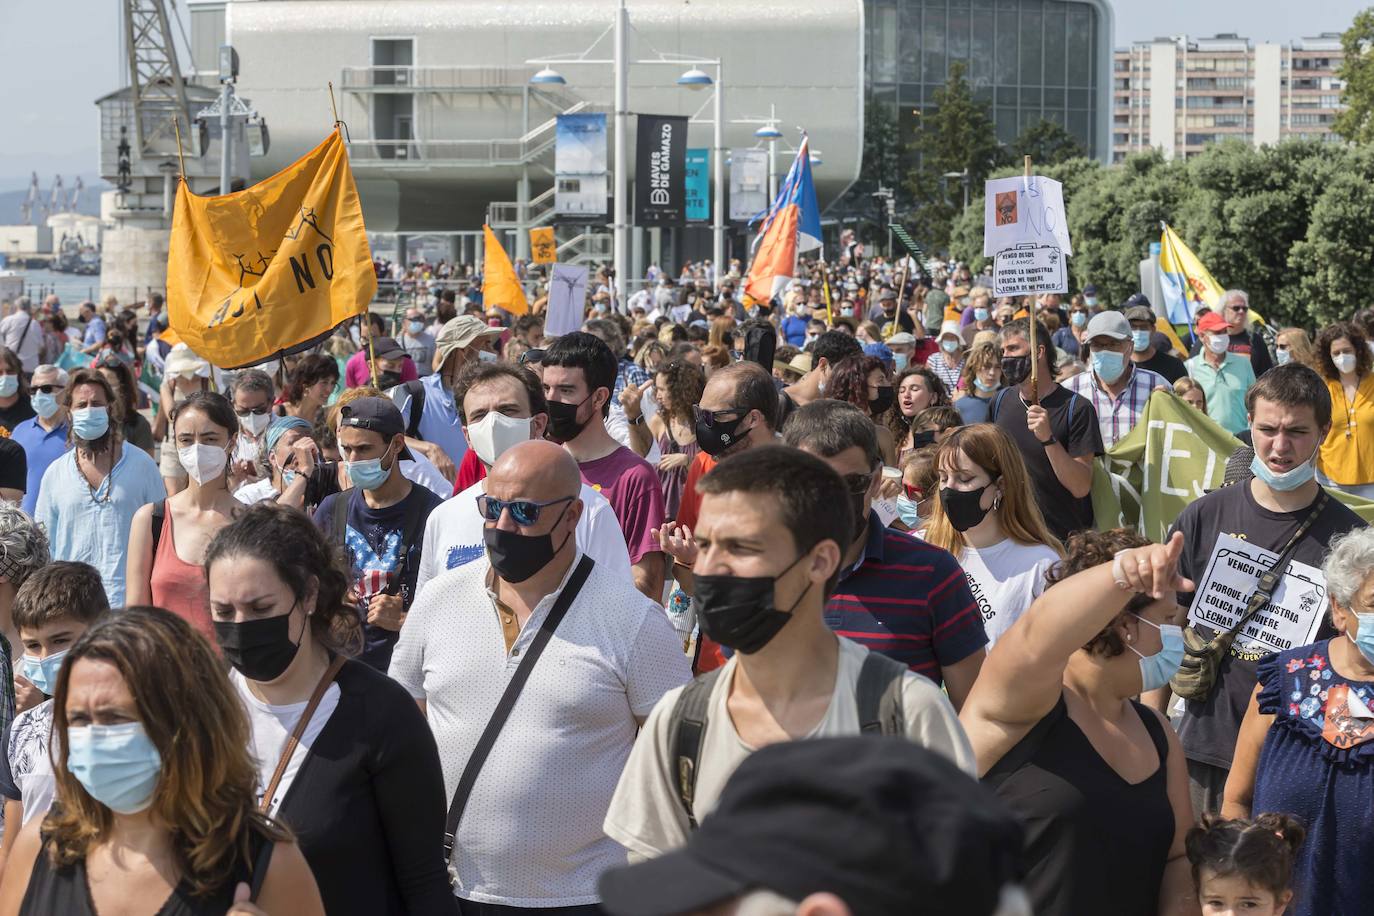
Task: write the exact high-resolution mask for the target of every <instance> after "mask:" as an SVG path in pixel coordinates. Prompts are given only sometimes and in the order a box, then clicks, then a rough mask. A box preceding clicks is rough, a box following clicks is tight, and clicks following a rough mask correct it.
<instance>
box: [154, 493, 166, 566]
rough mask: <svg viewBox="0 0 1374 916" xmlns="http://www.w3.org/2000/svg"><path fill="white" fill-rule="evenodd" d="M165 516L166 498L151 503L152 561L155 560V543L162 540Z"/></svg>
mask: <svg viewBox="0 0 1374 916" xmlns="http://www.w3.org/2000/svg"><path fill="white" fill-rule="evenodd" d="M166 518H167V500H165V499H164V500H163V501H162V502H158V503H153V518H152V522H151V524H152V526H153V562H154V563H156V562H157V545H158V543H159V542H160V541H161V540H162V523H163V521H164V520H165V519H166Z"/></svg>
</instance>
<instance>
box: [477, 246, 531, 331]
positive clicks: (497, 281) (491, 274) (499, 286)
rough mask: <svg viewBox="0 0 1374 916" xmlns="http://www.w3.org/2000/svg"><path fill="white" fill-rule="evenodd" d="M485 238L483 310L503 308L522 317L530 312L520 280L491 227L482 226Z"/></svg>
mask: <svg viewBox="0 0 1374 916" xmlns="http://www.w3.org/2000/svg"><path fill="white" fill-rule="evenodd" d="M482 232H483V233H484V234H485V238H486V251H485V253H484V255H483V257H484V259H485V262H486V263H484V264H483V265H482V305H483V307H484V308H497V307H499V308H503V309H505V310H506V311H508V312H510V313H511V314H512V315H523V314H525V313H526V312H528V311H529V310H530V304H529V302H528V301H527V300H526V299H525V290H524V288H523V287H522V286H521V285H520V278H519V277H517V276H516V275H515V268H514V267H512V266H511V263H510V258H508V257H507V256H506V249H504V248H502V247H501V243H500V242H499V241H497V240H496V233H495V232H492V231H491V227H490V226H487V225H485V224H484V225H483V226H482Z"/></svg>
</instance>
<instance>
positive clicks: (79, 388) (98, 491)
mask: <svg viewBox="0 0 1374 916" xmlns="http://www.w3.org/2000/svg"><path fill="white" fill-rule="evenodd" d="M63 394H64V396H63V399H62V401H63V403H62V406H63V407H66V408H67V410H68V414H69V416H70V417H71V433H70V435H71V441H72V445H73V446H75V447H74V448H72V449H71V450H70V451H68V452H67V453H66V454H64V455H62V457H60V458H58V459H57V460H55V461H54V462H53V463H52V464H51V465H49V466H48V470H47V471H46V472H45V473H44V474H43V482H42V484H41V485H40V486H39V490H38V505H37V506H36V507H35V509H34V520H35V521H38V522H41V523H42V524H43V525H44V526H45V527H46V528H47V531H48V537H49V538H51V545H52V557H53V559H54V560H72V561H75V562H80V563H89V564H90V565H91V566H94V567H95V568H96V569H97V570H98V571H99V572H100V578H101V580H102V581H103V582H104V583H105V594H106V596H107V597H108V598H109V600H110V607H116V608H117V607H123V606H124V570H125V566H126V559H127V554H128V552H129V524H130V522H132V521H133V517H134V513H135V512H137V511H138V510H139V509H140V508H141V507H142V506H143V505H144V504H146V503H151V502H157V501H159V500H162V499H165V498H166V496H167V491H166V489H165V488H164V487H163V484H162V476H161V474H160V473H159V471H158V467H157V464H156V462H154V461H153V459H151V458H149V457H148V454H147V453H146V452H144V451H143V450H142V449H138V448H125V446H124V442H123V440H122V438H121V437H120V434H119V431H120V429H122V428H123V421H124V417H123V408H122V402H121V401H120V400H119V399H118V398H116V397H115V393H114V390H113V389H112V388H111V387H110V383H109V382H108V381H106V379H105V377H104V376H103V375H101V374H100V372H98V371H97V370H94V369H81V370H78V371H77V372H75V373H73V374H72V377H71V380H70V382H69V383H68V385H67V388H66V390H65V391H64V393H63Z"/></svg>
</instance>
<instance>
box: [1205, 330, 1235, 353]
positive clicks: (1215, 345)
mask: <svg viewBox="0 0 1374 916" xmlns="http://www.w3.org/2000/svg"><path fill="white" fill-rule="evenodd" d="M1207 348H1208V349H1209V350H1211V351H1212V352H1213V353H1216V354H1217V355H1218V356H1219V355H1221V354H1222V353H1225V352H1226V351H1227V350H1229V349H1230V348H1231V338H1229V337H1227V336H1226V335H1225V334H1213V335H1212V336H1211V337H1209V338H1207Z"/></svg>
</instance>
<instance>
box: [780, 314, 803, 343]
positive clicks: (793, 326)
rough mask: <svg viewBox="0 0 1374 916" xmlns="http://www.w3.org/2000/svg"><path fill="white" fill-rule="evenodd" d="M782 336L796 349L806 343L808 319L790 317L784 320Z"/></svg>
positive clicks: (796, 316)
mask: <svg viewBox="0 0 1374 916" xmlns="http://www.w3.org/2000/svg"><path fill="white" fill-rule="evenodd" d="M782 336H783V338H784V339H785V340H786V341H787V342H788V343H789V344H791V345H792V346H794V347H800V346H801V345H802V344H804V343H806V319H805V318H802V317H800V316H798V315H788V316H787V317H786V318H784V319H783V320H782Z"/></svg>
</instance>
